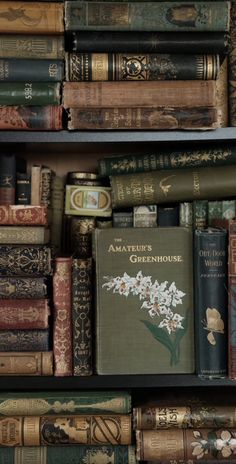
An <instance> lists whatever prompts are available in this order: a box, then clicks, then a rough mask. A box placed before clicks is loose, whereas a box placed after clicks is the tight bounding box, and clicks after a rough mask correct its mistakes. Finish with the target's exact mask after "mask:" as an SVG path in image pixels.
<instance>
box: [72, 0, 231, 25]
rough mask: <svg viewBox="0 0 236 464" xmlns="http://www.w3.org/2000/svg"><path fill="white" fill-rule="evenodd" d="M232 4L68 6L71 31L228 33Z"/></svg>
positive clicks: (90, 3)
mask: <svg viewBox="0 0 236 464" xmlns="http://www.w3.org/2000/svg"><path fill="white" fill-rule="evenodd" d="M229 13H230V2H227V1H226V2H225V1H215V2H209V1H206V2H193V3H190V4H186V3H185V2H144V1H143V2H128V1H126V2H116V3H114V2H107V1H100V2H88V1H87V2H86V1H84V2H82V1H78V0H68V1H67V2H66V3H65V29H66V30H69V31H78V30H79V31H81V30H99V31H102V30H106V31H155V32H157V31H166V32H167V31H183V32H184V31H193V32H194V31H195V32H196V31H199V32H200V31H228V30H229V17H230V15H229Z"/></svg>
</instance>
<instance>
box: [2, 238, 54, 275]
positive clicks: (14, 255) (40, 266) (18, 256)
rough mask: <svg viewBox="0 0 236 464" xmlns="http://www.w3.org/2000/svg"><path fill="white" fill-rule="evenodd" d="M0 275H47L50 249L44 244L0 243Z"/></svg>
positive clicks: (49, 266)
mask: <svg viewBox="0 0 236 464" xmlns="http://www.w3.org/2000/svg"><path fill="white" fill-rule="evenodd" d="M0 267H1V270H0V276H1V277H3V276H11V277H13V276H22V277H23V276H27V277H30V276H34V277H42V276H45V277H46V276H49V275H51V272H52V267H51V249H50V247H48V246H46V245H31V246H23V245H11V246H10V245H0Z"/></svg>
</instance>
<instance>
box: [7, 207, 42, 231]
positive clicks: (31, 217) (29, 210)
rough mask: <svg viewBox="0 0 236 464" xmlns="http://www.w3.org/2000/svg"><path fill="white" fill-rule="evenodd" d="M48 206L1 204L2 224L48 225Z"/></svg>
mask: <svg viewBox="0 0 236 464" xmlns="http://www.w3.org/2000/svg"><path fill="white" fill-rule="evenodd" d="M47 224H48V210H47V207H46V206H33V205H0V225H1V226H2V225H9V226H10V225H22V226H23V225H24V226H33V225H34V226H36V225H37V226H46V225H47Z"/></svg>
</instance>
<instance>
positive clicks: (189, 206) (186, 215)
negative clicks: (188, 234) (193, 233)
mask: <svg viewBox="0 0 236 464" xmlns="http://www.w3.org/2000/svg"><path fill="white" fill-rule="evenodd" d="M179 225H180V227H190V228H192V227H193V203H192V202H189V201H183V202H181V203H180V205H179Z"/></svg>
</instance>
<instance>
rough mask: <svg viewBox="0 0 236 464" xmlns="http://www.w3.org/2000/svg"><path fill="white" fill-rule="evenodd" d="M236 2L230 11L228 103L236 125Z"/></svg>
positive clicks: (231, 119)
mask: <svg viewBox="0 0 236 464" xmlns="http://www.w3.org/2000/svg"><path fill="white" fill-rule="evenodd" d="M235 24H236V2H235V1H233V2H232V3H231V13H230V33H229V36H230V48H229V55H228V58H229V76H228V77H229V81H228V105H229V125H230V126H233V127H235V126H236V90H235V86H236V27H235Z"/></svg>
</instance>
